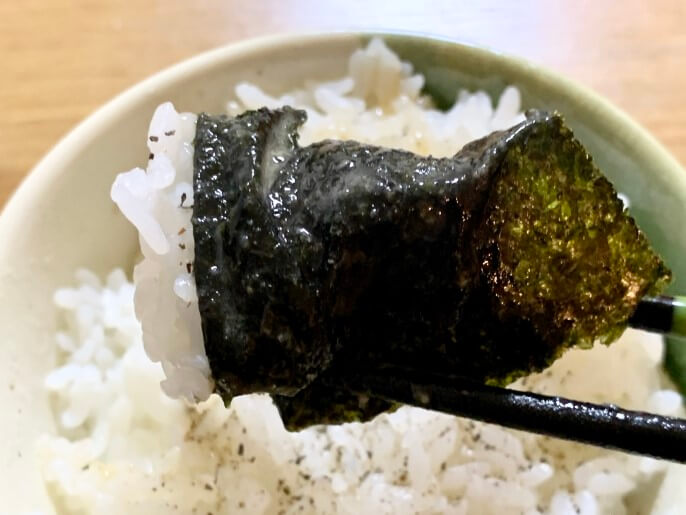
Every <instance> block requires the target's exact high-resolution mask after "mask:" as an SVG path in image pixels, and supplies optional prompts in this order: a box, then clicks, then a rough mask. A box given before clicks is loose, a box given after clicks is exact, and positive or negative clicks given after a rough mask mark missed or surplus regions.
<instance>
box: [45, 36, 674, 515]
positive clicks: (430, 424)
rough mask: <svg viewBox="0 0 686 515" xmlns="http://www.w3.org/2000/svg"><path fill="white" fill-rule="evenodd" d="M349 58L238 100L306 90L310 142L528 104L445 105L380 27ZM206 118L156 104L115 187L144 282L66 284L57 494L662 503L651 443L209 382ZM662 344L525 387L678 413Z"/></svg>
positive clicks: (223, 504) (150, 505) (387, 503)
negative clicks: (340, 415) (315, 80)
mask: <svg viewBox="0 0 686 515" xmlns="http://www.w3.org/2000/svg"><path fill="white" fill-rule="evenodd" d="M349 72H350V75H349V77H346V78H344V79H342V80H340V81H335V82H330V83H325V84H321V83H320V84H306V85H305V87H304V88H303V89H302V90H298V91H294V92H291V93H289V94H287V95H285V96H283V97H280V98H274V97H271V96H268V95H267V94H266V93H265V92H263V91H261V90H260V89H259V88H257V87H256V86H254V85H250V84H241V85H239V86H237V88H236V100H234V101H231V102H229V104H228V106H227V109H228V111H229V112H230V113H237V112H240V111H243V110H245V109H251V108H256V107H261V106H269V107H278V106H280V105H283V104H289V105H294V106H297V107H302V108H305V109H307V111H308V116H309V120H308V122H307V124H306V126H305V127H304V129H303V131H302V133H301V134H302V135H301V142H303V143H305V144H306V143H308V142H311V141H314V140H318V139H322V138H325V137H337V138H350V139H357V140H361V141H365V142H369V143H377V144H382V145H388V146H395V147H403V148H407V149H409V150H413V151H415V152H420V153H425V154H428V153H432V154H434V155H450V154H453V153H455V151H456V150H457V149H459V147H461V146H462V145H463V144H464V143H466V142H467V141H470V140H473V139H475V138H477V137H480V136H483V135H484V134H487V133H489V132H491V131H492V130H496V129H502V128H506V127H509V126H510V125H512V124H514V123H516V122H518V121H519V120H521V119H522V114H521V113H520V102H519V93H518V92H517V90H516V89H515V88H508V89H506V90H505V92H504V93H503V94H502V96H501V98H500V100H499V102H498V104H497V106H496V107H495V108H494V107H493V106H492V105H491V101H490V99H489V97H488V96H487V95H486V94H485V93H482V92H477V93H473V94H470V93H467V92H460V94H459V96H458V101H457V103H456V104H455V106H454V107H453V108H452V109H451V110H450V111H448V112H447V113H442V112H439V111H436V110H434V109H432V108H431V106H430V103H429V102H428V101H427V100H426V99H425V98H422V97H421V95H420V93H419V91H420V89H421V87H422V82H423V79H422V77H421V76H418V75H412V69H411V67H410V66H409V65H408V64H406V63H402V62H401V61H400V60H399V59H398V58H397V56H395V55H394V54H393V53H392V52H390V51H389V50H388V49H387V48H386V47H385V46H384V45H383V44H382V43H381V42H380V41H373V42H372V43H370V45H369V46H368V48H366V49H364V50H360V51H358V52H356V53H355V54H354V55H353V56H352V57H351V60H350V68H349ZM194 122H195V117H194V115H190V114H180V115H179V114H177V113H176V111H175V110H174V108H173V106H172V105H171V104H163V105H162V106H160V107H159V108H158V110H157V111H156V113H155V115H154V117H153V120H152V122H151V126H150V131H149V136H152V137H153V138H152V140H156V141H152V140H151V139H150V138H149V139H148V144H149V147H150V152H151V154H154V158H153V159H151V160H150V161H149V163H148V167H147V171H143V170H142V169H136V170H133V171H131V172H128V173H126V174H122V175H120V177H119V178H118V179H117V182H116V183H115V184H114V185H113V188H112V196H113V198H114V199H115V201H116V202H117V203H118V204H119V206H120V207H121V209H122V211H123V212H124V213H125V215H126V216H127V217H129V219H131V220H132V222H133V223H134V224H135V225H136V227H137V228H138V229H139V231H140V233H141V238H140V239H141V249H142V252H143V256H144V259H143V261H142V262H141V264H139V265H138V266H137V267H136V270H135V272H134V281H135V284H136V288H135V293H134V286H133V285H132V284H131V283H129V282H128V281H127V280H126V277H125V274H124V272H122V271H121V270H115V271H113V272H112V273H111V274H110V275H109V276H108V277H107V278H106V280H105V282H104V283H101V281H100V280H99V279H98V278H97V277H95V276H94V275H93V274H91V273H89V272H87V271H84V270H81V271H79V272H77V286H76V287H75V288H65V289H62V290H59V291H58V292H56V294H55V302H56V304H57V306H58V307H59V308H60V310H61V312H62V313H63V315H64V317H63V318H64V320H63V323H64V326H63V328H62V330H61V331H60V332H58V333H57V336H56V342H57V345H58V346H59V348H60V350H61V361H60V364H59V366H58V367H57V368H56V369H55V370H54V371H53V372H52V373H50V374H49V375H48V377H47V378H46V388H47V389H48V391H49V392H50V394H51V396H52V397H53V400H54V407H55V415H56V418H57V421H58V426H59V434H58V435H45V436H44V437H43V438H42V439H41V440H40V442H39V444H38V452H39V456H40V459H41V463H42V464H43V474H44V477H45V481H46V483H47V485H48V487H49V491H50V492H51V493H52V495H53V497H54V499H55V502H56V506H57V507H58V508H59V509H60V510H61V511H63V512H64V513H98V514H108V513H113V514H119V513H129V514H137V513H140V514H155V513H169V512H172V511H176V512H178V513H189V514H190V513H198V514H208V513H211V514H213V515H216V514H219V513H240V512H245V513H284V514H286V513H288V514H290V513H345V514H347V513H350V514H364V513H378V514H381V513H399V514H404V513H427V514H428V513H449V514H472V513H474V514H491V513H493V514H509V513H513V514H519V513H522V514H527V515H534V514H551V515H573V514H577V513H581V514H585V515H591V514H600V513H608V514H613V515H614V514H619V515H621V514H623V513H637V512H639V511H640V510H639V509H638V508H636V506H638V505H637V504H635V503H636V502H638V501H637V499H639V500H640V502H642V503H645V505H646V506H647V508H645V509H644V510H643V511H644V512H650V505H651V499H650V495H651V492H652V489H654V484H653V483H654V481H656V480H659V479H660V478H661V475H663V474H664V472H665V470H666V464H665V463H664V462H659V461H656V460H652V459H649V458H640V457H635V456H628V455H625V454H621V453H615V452H609V451H605V450H600V449H596V448H593V447H589V446H583V445H579V444H573V443H569V442H563V441H558V440H555V439H551V438H547V437H541V436H537V435H533V434H528V433H523V432H518V431H513V430H506V429H503V428H500V427H497V426H493V425H488V424H482V423H479V422H474V421H470V420H465V419H460V418H456V417H451V416H447V415H443V414H439V413H434V412H430V411H426V410H422V409H419V408H409V407H406V408H402V409H400V410H398V411H397V412H395V413H393V414H390V415H381V416H379V417H377V418H376V419H374V420H373V421H371V422H369V423H366V424H346V425H343V426H332V427H317V428H310V429H308V430H305V431H302V432H300V433H288V432H286V431H285V429H284V427H283V424H282V423H281V420H280V418H279V415H278V412H277V410H276V408H275V407H274V406H273V404H272V403H271V401H270V399H269V397H268V396H265V395H251V396H244V397H239V398H236V399H234V400H233V402H232V403H231V406H230V407H229V408H228V409H227V408H225V407H224V406H223V403H222V401H221V400H220V399H219V398H218V397H217V396H216V395H209V393H210V391H211V388H212V384H211V379H210V377H209V367H208V363H207V359H206V357H205V353H204V348H203V344H202V337H201V334H200V329H199V316H198V312H197V297H196V295H195V285H194V282H193V277H192V274H191V273H190V272H189V270H188V269H187V263H190V262H192V256H193V241H192V231H191V226H190V211H191V210H190V209H187V207H188V206H190V205H192V187H191V181H192V145H191V141H192V138H193V132H194ZM165 134H166V135H165ZM184 194H185V196H184ZM182 196H183V198H184V199H185V200H184V201H183V206H182V207H179V206H180V205H181V199H182ZM182 229H183V230H182ZM182 247H184V248H182ZM172 292H173V293H172ZM134 296H135V305H136V309H135V313H134ZM136 316H137V317H138V319H139V320H140V321H141V323H142V329H141V325H139V323H138V320H137V319H136ZM144 346H145V351H144ZM661 348H662V347H661V342H660V340H659V338H657V337H655V336H652V335H648V334H646V333H641V332H637V331H627V333H626V334H625V335H624V336H623V337H622V339H621V340H620V341H619V342H617V343H616V344H614V345H612V346H611V347H609V348H606V347H599V348H594V349H593V350H591V351H576V350H575V351H571V352H569V353H567V354H566V355H565V356H564V357H563V358H562V359H561V360H559V361H558V362H557V363H556V364H555V365H554V366H553V367H551V368H550V369H549V370H547V371H546V372H545V373H543V374H538V375H535V376H531V377H528V378H525V379H523V380H521V381H519V382H518V383H517V384H515V385H514V386H515V387H521V388H526V389H528V390H533V391H537V392H543V393H554V394H558V395H564V396H568V397H572V398H579V399H584V400H589V401H595V402H612V403H617V404H620V405H622V406H625V407H628V408H637V409H644V410H649V411H653V412H657V413H662V414H673V415H676V414H680V413H681V412H682V407H681V405H682V403H681V398H680V396H679V395H678V394H677V393H675V392H673V391H671V390H669V389H665V387H664V385H663V384H662V380H661V373H660V359H661ZM146 353H147V356H146ZM151 360H152V361H151ZM154 362H159V363H154ZM165 377H166V379H165ZM627 378H630V380H627ZM160 382H162V387H163V389H164V392H166V394H168V395H165V393H163V391H162V390H161V389H160V387H159V385H160ZM208 395H209V398H208ZM170 396H171V397H174V398H170ZM179 397H187V398H190V399H194V400H203V399H207V400H205V401H204V402H200V403H199V404H196V405H189V404H187V403H186V402H184V401H183V400H182V399H178V398H179ZM673 471H677V472H679V473H683V472H682V471H680V470H677V469H676V468H674V469H671V470H670V472H669V474H672V476H673V475H674V473H676V472H673Z"/></svg>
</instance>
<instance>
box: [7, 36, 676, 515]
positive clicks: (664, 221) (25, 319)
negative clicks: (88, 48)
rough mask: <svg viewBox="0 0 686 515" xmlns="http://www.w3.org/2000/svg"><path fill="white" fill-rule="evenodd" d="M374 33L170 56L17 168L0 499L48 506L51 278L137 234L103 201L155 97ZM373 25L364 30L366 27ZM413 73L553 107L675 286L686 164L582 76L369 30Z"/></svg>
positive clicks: (290, 78) (68, 275) (229, 81)
mask: <svg viewBox="0 0 686 515" xmlns="http://www.w3.org/2000/svg"><path fill="white" fill-rule="evenodd" d="M373 35H374V34H369V33H366V34H355V33H334V34H314V35H289V36H279V37H270V38H266V39H258V40H253V41H246V42H243V43H239V44H234V45H231V46H227V47H224V48H219V49H217V50H214V51H210V52H208V53H205V54H202V55H200V56H198V57H195V58H192V59H190V60H188V61H184V62H182V63H181V64H178V65H176V66H173V67H171V68H169V69H167V70H165V71H163V72H161V73H159V74H157V75H155V76H153V77H151V78H149V79H147V80H145V81H143V82H142V83H140V84H138V85H136V86H134V87H133V88H131V89H130V90H128V91H126V92H124V93H123V94H121V95H120V96H118V97H116V98H115V99H114V100H112V101H111V102H109V103H108V104H106V105H105V106H104V107H102V108H101V109H100V110H98V111H97V112H95V113H94V114H93V115H91V116H90V117H88V118H87V119H86V120H85V121H84V122H83V123H81V124H80V125H79V126H78V127H76V128H75V129H74V130H73V131H72V132H71V133H70V134H68V135H67V136H66V137H65V138H64V139H63V140H62V141H61V142H60V143H59V144H58V145H57V146H56V147H55V148H54V149H53V150H52V151H51V152H50V153H49V154H48V155H47V156H45V158H44V159H43V160H42V161H41V162H40V163H39V164H38V165H37V166H36V167H35V169H34V170H33V171H32V172H31V173H30V174H29V176H28V178H27V179H26V180H25V181H24V183H23V184H22V185H21V186H20V187H19V189H18V190H17V192H16V193H15V194H14V196H13V197H12V199H11V200H10V201H9V203H8V204H7V205H6V207H5V209H4V211H3V213H2V215H1V216H0V241H2V242H3V245H2V246H1V247H0V305H1V306H2V309H1V310H0V346H1V348H2V360H0V406H2V409H3V417H2V420H3V423H2V424H0V467H2V470H4V474H5V476H6V479H5V481H0V499H2V500H3V511H4V510H7V512H8V513H21V512H24V511H26V510H30V509H43V510H45V512H46V513H48V512H50V511H52V508H51V507H50V503H49V500H48V497H47V493H46V492H45V489H44V486H43V482H42V480H41V478H40V474H39V471H38V468H37V465H36V463H35V460H34V456H33V445H34V441H35V439H36V437H37V436H38V435H39V434H40V433H43V432H45V431H52V430H53V429H54V423H53V419H52V415H51V411H50V407H49V403H48V399H47V397H46V395H45V393H44V390H43V386H42V381H43V377H44V375H45V373H46V372H47V371H48V370H49V369H50V368H52V366H53V364H54V355H55V348H54V343H53V337H52V335H53V332H54V330H55V322H56V314H55V310H54V308H53V303H52V292H53V291H54V290H55V288H57V287H59V286H63V285H69V284H71V283H72V282H73V273H74V270H75V269H76V268H77V267H81V266H87V267H89V268H91V269H93V270H95V271H96V272H99V273H105V272H106V271H107V270H109V269H111V268H113V267H115V266H123V267H125V268H126V269H128V270H131V267H132V265H133V261H134V259H135V256H136V248H137V238H136V236H135V234H134V231H133V229H132V227H131V226H129V224H128V223H127V222H126V221H125V220H124V218H123V217H122V216H121V215H120V214H119V212H118V210H117V208H116V207H115V205H114V204H113V203H112V202H111V201H110V198H109V191H110V185H111V183H112V181H113V179H114V177H115V174H116V173H117V172H119V171H122V170H126V169H130V168H132V167H134V166H140V165H144V164H145V159H146V156H147V150H146V148H145V135H146V131H147V126H148V122H149V120H150V117H151V115H152V113H153V110H154V108H155V106H156V105H157V104H159V103H161V102H163V101H167V100H171V101H172V102H173V103H174V104H175V105H176V107H177V109H178V110H179V111H222V110H223V109H224V105H225V102H226V100H227V99H228V98H230V97H231V95H232V91H233V86H234V85H235V84H236V83H237V82H239V81H246V80H247V81H251V82H254V83H256V84H258V85H260V86H262V87H264V89H265V90H267V92H270V93H279V92H282V91H285V90H288V89H291V88H293V87H295V86H297V85H299V84H301V83H302V80H303V77H308V78H311V79H331V78H335V77H338V76H341V75H343V74H345V72H346V66H347V61H348V57H349V55H350V53H351V52H352V51H353V50H354V49H356V48H358V47H360V46H361V45H364V44H365V42H366V41H367V40H368V39H369V38H370V37H372V36H373ZM377 35H378V34H377ZM381 36H383V37H384V39H385V41H386V43H387V44H388V45H389V46H390V47H391V48H392V49H393V50H394V51H396V52H397V53H398V54H399V55H400V56H401V58H402V59H404V60H408V61H410V62H412V63H413V64H414V66H415V68H416V69H417V71H419V72H421V73H423V74H424V75H425V77H426V87H427V90H428V91H429V92H430V93H431V94H432V95H433V96H434V98H435V99H436V101H437V102H438V103H439V104H441V105H447V104H449V103H450V102H451V100H452V99H453V98H454V96H455V93H456V91H457V89H458V88H460V87H465V88H482V89H485V90H486V91H488V92H490V93H491V94H494V95H495V94H497V93H498V92H499V91H500V90H501V89H502V88H503V87H504V86H505V85H506V84H514V85H516V86H518V87H519V88H520V90H521V91H522V94H523V102H524V107H539V108H548V109H557V110H559V111H561V112H562V113H564V115H565V117H566V119H567V122H568V123H569V124H570V125H571V126H572V127H573V128H574V130H575V132H576V134H577V136H578V137H579V138H580V139H581V140H582V142H583V143H584V144H585V145H586V146H587V148H588V149H589V150H590V152H591V154H592V155H593V156H594V158H595V160H596V162H597V163H598V164H599V166H600V167H601V169H603V170H604V171H605V172H606V173H607V175H608V176H609V177H610V179H611V180H612V181H613V182H614V183H615V184H616V185H617V187H618V189H619V191H621V192H622V193H624V194H625V195H626V196H627V197H628V198H629V199H630V201H631V211H632V213H633V215H634V216H635V217H636V218H637V220H638V222H639V224H640V226H641V227H642V228H643V229H644V230H645V232H646V233H647V234H648V236H649V238H650V240H651V241H652V242H653V244H654V246H655V247H656V248H657V250H658V251H660V252H661V253H662V255H663V256H664V257H665V259H666V261H667V262H668V264H669V265H670V266H671V267H672V269H673V271H674V275H675V279H676V280H675V282H674V285H673V287H674V288H675V289H677V290H681V291H682V292H683V291H686V260H684V259H683V258H682V256H684V255H686V224H684V223H683V220H685V219H686V173H684V170H683V169H682V168H681V167H680V166H679V164H678V163H677V162H676V161H675V159H674V158H673V157H672V156H671V155H670V154H668V153H667V152H666V151H665V149H664V148H663V147H662V146H661V145H660V144H659V143H657V142H656V141H655V139H653V138H652V137H651V136H650V135H649V134H648V133H647V132H646V131H645V130H643V129H642V128H641V127H639V126H638V125H637V124H636V123H635V122H633V121H632V120H631V119H630V118H629V117H628V116H627V115H626V114H624V113H622V112H621V111H620V110H618V109H617V108H616V107H614V106H612V105H611V104H610V103H608V102H607V101H606V100H604V99H602V98H601V97H599V96H598V95H596V94H595V93H593V92H591V91H589V90H588V89H586V88H584V87H582V86H580V85H578V84H576V83H574V82H572V81H570V80H568V79H566V78H564V77H562V76H560V75H557V74H555V73H552V72H550V71H547V70H545V69H542V68H540V67H537V66H534V65H532V64H530V63H528V62H526V61H523V60H520V59H516V58H513V57H509V56H505V55H502V54H498V53H494V52H491V51H488V50H485V49H481V48H475V47H472V46H466V45H462V44H458V43H455V42H451V41H445V40H441V39H432V38H428V37H424V36H417V35H402V34H381Z"/></svg>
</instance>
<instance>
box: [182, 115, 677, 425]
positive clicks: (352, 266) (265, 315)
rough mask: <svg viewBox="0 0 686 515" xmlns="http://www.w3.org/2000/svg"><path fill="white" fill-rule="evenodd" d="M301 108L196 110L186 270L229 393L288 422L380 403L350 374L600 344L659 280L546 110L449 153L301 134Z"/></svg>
mask: <svg viewBox="0 0 686 515" xmlns="http://www.w3.org/2000/svg"><path fill="white" fill-rule="evenodd" d="M305 118H306V115H305V113H304V112H303V111H298V110H294V109H291V108H288V107H285V108H283V109H279V110H268V109H260V110H257V111H250V112H246V113H244V114H242V115H240V116H237V117H235V118H230V117H226V116H210V115H206V114H202V115H200V116H199V118H198V123H197V129H196V139H195V157H194V160H195V161H194V169H195V172H194V173H195V177H194V207H193V233H194V238H195V262H194V265H193V270H194V274H195V279H196V284H197V290H198V297H199V307H200V314H201V318H202V326H203V334H204V338H205V348H206V352H207V356H208V358H209V361H210V367H211V370H212V374H213V377H214V380H215V384H216V388H217V391H218V392H219V393H220V394H221V395H222V396H223V397H224V399H225V400H226V401H227V402H228V401H229V400H230V399H231V398H232V397H233V396H235V395H240V394H244V393H251V392H268V393H270V394H272V395H273V397H274V400H275V402H276V404H277V405H278V406H279V409H280V410H281V414H282V417H283V419H284V422H285V423H286V425H287V426H288V427H290V428H297V427H302V426H305V425H310V424H314V423H330V422H340V421H347V420H358V419H366V418H369V417H371V416H374V415H376V414H378V413H379V412H381V411H384V410H387V409H389V408H391V407H392V406H391V405H390V404H389V403H387V402H385V401H381V400H378V399H376V398H375V397H374V392H368V395H360V394H352V393H350V389H349V388H348V385H350V384H351V381H352V382H354V378H355V377H356V376H357V375H361V374H364V375H370V374H374V373H376V372H378V373H382V372H384V371H388V370H393V371H396V372H397V373H403V371H407V373H408V374H415V373H423V372H426V373H430V374H438V375H446V376H447V375H453V376H454V375H459V376H462V377H466V378H469V379H473V380H477V381H480V382H485V383H487V384H492V385H504V384H507V383H509V382H511V381H512V380H514V379H516V378H517V377H520V376H522V375H525V374H528V373H531V372H534V371H540V370H542V369H544V368H546V367H547V366H549V365H550V364H551V363H552V361H553V360H555V359H556V358H557V357H559V356H560V355H561V354H562V353H563V352H564V351H565V350H566V349H568V348H569V347H572V346H575V345H580V346H590V345H591V344H592V343H593V342H594V341H596V340H600V341H602V342H604V343H610V342H611V341H613V340H614V339H616V338H617V337H618V336H619V335H620V334H621V332H622V331H623V330H624V328H625V327H626V324H627V320H628V318H629V317H630V316H631V314H632V313H633V312H634V310H635V308H636V305H637V303H638V302H639V300H640V299H641V298H642V297H643V296H645V295H655V294H657V293H659V292H660V291H661V290H662V289H663V287H664V286H665V285H666V284H667V282H668V281H669V279H670V272H669V270H668V269H667V268H666V267H665V265H664V264H663V262H662V260H661V259H660V258H659V256H657V255H656V254H655V253H654V252H653V251H652V249H651V248H650V245H649V243H648V241H647V240H646V238H645V236H644V235H643V234H642V233H641V232H640V231H639V229H638V228H637V226H636V224H635V223H634V221H633V219H632V218H631V217H630V216H629V215H628V213H627V212H626V211H625V210H624V208H623V205H622V203H621V201H620V200H619V199H618V198H617V196H616V192H615V190H614V189H613V187H612V185H611V184H610V183H609V181H607V180H606V179H605V178H604V177H603V176H602V175H601V173H600V172H599V171H598V170H597V168H596V167H595V166H594V165H593V163H592V160H591V158H590V157H589V156H588V154H587V153H586V151H585V150H584V148H583V146H582V145H581V144H580V143H579V142H578V141H577V140H576V139H574V137H573V134H572V132H571V131H570V130H569V129H568V128H567V127H566V126H565V125H564V123H563V120H562V118H561V117H560V116H559V115H557V114H549V113H546V112H541V111H531V112H529V113H527V119H526V121H524V122H522V123H521V124H519V125H517V126H515V127H513V128H511V129H509V130H507V131H502V132H496V133H493V134H491V135H489V136H487V137H486V138H483V139H480V140H478V141H474V142H472V143H470V144H469V145H467V146H466V147H464V148H463V149H462V150H461V151H460V152H459V153H457V154H456V155H455V156H453V157H450V158H433V157H423V156H418V155H414V154H412V153H410V152H405V151H401V150H394V149H386V148H380V147H374V146H369V145H364V144H361V143H357V142H354V141H331V140H326V141H322V142H318V143H315V144H312V145H309V146H306V147H300V146H299V145H298V142H297V139H298V132H297V131H298V127H299V126H300V125H302V123H303V122H304V121H305ZM356 391H359V389H357V390H356Z"/></svg>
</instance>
